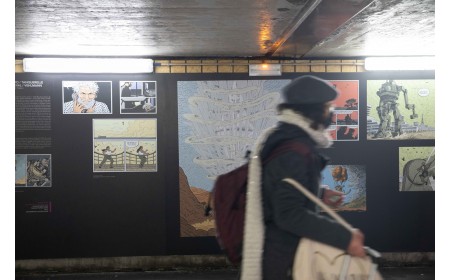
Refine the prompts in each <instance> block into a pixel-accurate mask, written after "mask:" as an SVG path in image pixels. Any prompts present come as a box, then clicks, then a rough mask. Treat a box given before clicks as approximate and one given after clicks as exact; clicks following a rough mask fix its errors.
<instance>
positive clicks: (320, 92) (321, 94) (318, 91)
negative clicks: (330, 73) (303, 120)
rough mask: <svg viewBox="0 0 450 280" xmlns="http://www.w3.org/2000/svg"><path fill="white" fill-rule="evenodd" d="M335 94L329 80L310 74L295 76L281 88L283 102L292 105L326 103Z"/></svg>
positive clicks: (333, 97)
mask: <svg viewBox="0 0 450 280" xmlns="http://www.w3.org/2000/svg"><path fill="white" fill-rule="evenodd" d="M337 94H338V92H337V90H336V89H335V88H334V87H333V85H332V84H331V83H330V82H328V81H326V80H323V79H321V78H318V77H315V76H311V75H305V76H301V77H299V78H296V79H294V80H292V81H291V82H290V83H289V84H288V85H286V86H285V87H284V88H283V89H282V95H283V98H284V103H287V104H292V105H295V104H299V105H301V104H320V103H326V102H328V101H331V100H334V99H335V98H336V96H337Z"/></svg>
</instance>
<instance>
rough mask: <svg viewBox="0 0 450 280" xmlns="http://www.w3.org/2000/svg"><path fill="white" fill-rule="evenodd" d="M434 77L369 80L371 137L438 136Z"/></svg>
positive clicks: (413, 137) (391, 138)
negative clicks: (432, 78)
mask: <svg viewBox="0 0 450 280" xmlns="http://www.w3.org/2000/svg"><path fill="white" fill-rule="evenodd" d="M434 102H435V84H434V80H369V81H367V139H368V140H376V139H383V140H407V139H434V131H435V123H434V122H435V105H434Z"/></svg>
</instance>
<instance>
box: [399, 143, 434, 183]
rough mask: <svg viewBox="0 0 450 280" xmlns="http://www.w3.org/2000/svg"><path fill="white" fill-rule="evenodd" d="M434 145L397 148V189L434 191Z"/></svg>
mask: <svg viewBox="0 0 450 280" xmlns="http://www.w3.org/2000/svg"><path fill="white" fill-rule="evenodd" d="M434 151H435V150H434V147H400V148H399V153H398V154H399V190H400V191H402V192H408V191H434V190H435V187H434V186H435V184H434V180H435V172H434V170H435V169H434V156H435V154H434Z"/></svg>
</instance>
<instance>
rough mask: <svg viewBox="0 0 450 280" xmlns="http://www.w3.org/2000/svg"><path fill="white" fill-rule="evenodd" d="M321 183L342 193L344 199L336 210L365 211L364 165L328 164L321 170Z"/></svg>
mask: <svg viewBox="0 0 450 280" xmlns="http://www.w3.org/2000/svg"><path fill="white" fill-rule="evenodd" d="M322 184H323V185H326V186H328V188H330V189H332V190H336V191H340V192H343V193H344V195H345V198H344V201H343V203H342V205H341V206H339V207H338V208H336V209H335V210H336V211H366V167H365V166H364V165H328V166H327V167H326V168H325V169H324V170H323V171H322Z"/></svg>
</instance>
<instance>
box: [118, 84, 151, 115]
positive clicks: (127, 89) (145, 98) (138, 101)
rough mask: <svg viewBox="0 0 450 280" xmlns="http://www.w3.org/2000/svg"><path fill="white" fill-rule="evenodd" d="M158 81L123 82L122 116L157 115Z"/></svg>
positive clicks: (121, 91)
mask: <svg viewBox="0 0 450 280" xmlns="http://www.w3.org/2000/svg"><path fill="white" fill-rule="evenodd" d="M156 96H157V94H156V81H143V82H141V81H133V82H131V81H121V82H120V113H121V114H156V108H157V107H156V105H157V104H156Z"/></svg>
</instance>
